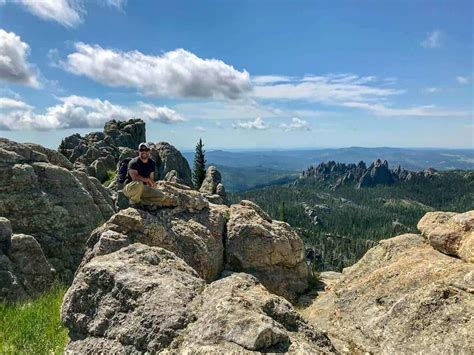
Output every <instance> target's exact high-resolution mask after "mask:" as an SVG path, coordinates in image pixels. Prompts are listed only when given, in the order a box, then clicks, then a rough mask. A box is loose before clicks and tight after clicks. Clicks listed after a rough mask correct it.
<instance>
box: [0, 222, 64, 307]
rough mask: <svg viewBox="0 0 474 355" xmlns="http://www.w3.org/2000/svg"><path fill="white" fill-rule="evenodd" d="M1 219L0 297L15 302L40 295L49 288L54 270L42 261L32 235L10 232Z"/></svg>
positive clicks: (39, 250) (42, 258)
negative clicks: (5, 241) (3, 241)
mask: <svg viewBox="0 0 474 355" xmlns="http://www.w3.org/2000/svg"><path fill="white" fill-rule="evenodd" d="M7 221H8V220H7V219H6V218H2V219H1V221H0V222H1V224H2V225H3V227H5V226H7V228H2V229H3V230H2V233H3V237H4V238H5V239H8V243H7V244H4V246H5V245H7V246H6V247H4V248H3V249H1V250H0V300H2V301H7V302H16V301H19V300H23V299H25V298H27V297H33V296H36V295H39V294H41V293H42V292H44V291H46V290H47V289H48V288H49V287H51V285H52V283H53V281H54V278H55V270H54V269H53V268H52V266H51V265H50V264H49V263H48V261H47V260H46V257H45V256H44V254H43V250H42V249H41V246H40V245H39V243H38V242H37V241H36V239H35V238H34V237H32V236H31V235H26V234H13V235H12V234H11V227H9V226H8V224H9V221H8V223H6V222H7Z"/></svg>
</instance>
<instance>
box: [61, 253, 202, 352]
mask: <svg viewBox="0 0 474 355" xmlns="http://www.w3.org/2000/svg"><path fill="white" fill-rule="evenodd" d="M204 287H205V283H204V281H203V280H202V279H200V278H199V277H198V274H197V273H196V272H195V271H194V270H193V269H192V268H191V267H190V266H188V265H187V264H186V263H185V262H184V261H183V260H182V259H180V258H178V257H177V256H176V255H175V254H173V253H171V252H169V251H167V250H165V249H162V248H157V247H149V246H146V245H143V244H133V245H130V246H128V247H125V248H122V249H120V250H119V251H117V252H114V253H111V254H106V255H101V256H96V257H95V258H94V259H92V260H91V261H90V262H89V263H87V264H86V265H84V266H83V267H82V268H81V269H80V270H79V272H78V274H77V275H76V277H75V279H74V282H73V284H72V286H71V288H70V289H69V290H68V292H67V293H66V295H65V297H64V302H63V305H62V309H61V319H62V321H63V323H64V324H65V325H66V326H67V327H68V329H69V337H70V343H69V345H68V346H67V348H66V352H68V351H70V352H73V353H80V354H97V353H116V354H124V353H145V352H148V353H157V352H159V351H162V350H163V349H165V348H167V347H168V346H169V345H170V343H171V342H172V341H173V340H174V339H175V338H176V337H177V336H178V335H179V334H180V332H181V331H182V330H183V329H184V328H185V327H186V326H187V325H188V324H189V323H191V322H192V321H193V320H194V314H193V312H192V311H191V310H190V307H189V304H190V302H191V301H192V300H193V299H194V298H195V297H196V296H197V295H198V293H199V292H201V291H202V289H204Z"/></svg>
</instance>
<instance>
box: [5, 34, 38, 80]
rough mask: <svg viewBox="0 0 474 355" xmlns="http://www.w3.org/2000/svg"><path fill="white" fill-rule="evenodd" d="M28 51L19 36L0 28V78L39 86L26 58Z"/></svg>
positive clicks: (26, 45)
mask: <svg viewBox="0 0 474 355" xmlns="http://www.w3.org/2000/svg"><path fill="white" fill-rule="evenodd" d="M29 51H30V47H29V46H28V44H26V43H25V42H23V41H22V40H21V38H20V37H19V36H17V35H16V34H15V33H13V32H6V31H5V30H3V29H0V80H5V81H8V82H11V83H16V84H25V85H28V86H32V87H39V86H40V84H39V82H38V78H37V74H36V73H35V71H34V70H33V68H32V66H31V64H29V63H28V62H27V60H26V58H27V57H28V54H29Z"/></svg>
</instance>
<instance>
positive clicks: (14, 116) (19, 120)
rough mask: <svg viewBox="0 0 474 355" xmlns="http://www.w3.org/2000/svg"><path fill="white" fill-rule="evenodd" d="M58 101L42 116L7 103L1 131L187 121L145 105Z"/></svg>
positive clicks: (78, 98)
mask: <svg viewBox="0 0 474 355" xmlns="http://www.w3.org/2000/svg"><path fill="white" fill-rule="evenodd" d="M3 99H5V98H3ZM58 100H59V101H61V104H58V105H55V106H51V107H49V108H47V109H46V110H45V113H43V114H37V113H35V112H34V110H33V107H32V106H29V105H26V104H25V106H23V107H18V106H19V105H17V107H12V106H13V104H12V102H9V101H5V102H6V103H7V104H8V105H10V110H8V111H7V112H6V113H4V114H1V115H0V127H1V128H2V129H4V130H21V129H34V130H50V129H66V128H89V127H90V128H98V127H102V126H103V125H104V123H105V122H106V121H108V120H111V119H118V120H124V119H128V118H131V117H140V118H143V119H144V120H145V121H158V122H163V123H176V122H180V121H184V118H183V117H181V116H180V115H179V114H178V113H176V112H175V111H174V110H172V109H169V108H167V107H157V106H154V105H151V104H147V103H143V102H139V103H138V104H137V105H135V106H132V107H125V106H120V105H115V104H112V103H110V102H109V101H107V100H104V101H103V100H100V99H93V98H88V97H82V96H68V97H60V98H58ZM0 102H2V101H0Z"/></svg>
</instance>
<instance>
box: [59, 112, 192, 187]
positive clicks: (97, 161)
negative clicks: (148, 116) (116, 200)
mask: <svg viewBox="0 0 474 355" xmlns="http://www.w3.org/2000/svg"><path fill="white" fill-rule="evenodd" d="M142 142H146V132H145V122H144V121H143V120H141V119H130V120H128V121H116V120H111V121H108V122H106V123H105V126H104V130H103V132H93V133H89V134H86V135H85V136H84V137H81V136H80V135H79V134H73V135H71V136H69V137H66V138H64V139H63V140H62V142H61V144H60V146H59V148H58V150H59V152H61V153H62V154H63V155H64V156H66V158H67V159H66V161H67V160H69V164H71V163H72V164H73V167H74V169H76V170H79V171H82V172H84V173H86V174H87V175H89V176H93V177H95V178H97V179H98V180H99V181H100V182H101V183H103V182H105V181H106V180H108V179H109V174H110V171H114V172H115V171H116V170H117V165H118V164H119V163H120V161H122V160H123V159H125V158H134V157H136V156H137V149H138V145H139V144H140V143H142ZM149 145H150V147H151V157H152V158H153V159H154V160H155V162H156V171H155V178H156V180H168V181H173V182H177V183H180V184H184V185H187V186H192V181H191V175H192V174H191V169H190V167H189V164H188V162H187V160H186V159H185V158H184V157H183V155H182V154H181V153H180V152H179V151H178V150H177V149H176V148H175V147H173V146H172V145H171V144H169V143H166V142H160V143H156V144H154V143H149ZM173 171H174V172H173ZM171 172H172V174H173V175H174V177H173V175H170V176H168V177H167V174H168V173H171ZM110 187H111V188H112V189H113V190H114V191H116V190H120V189H121V186H118V185H117V183H116V182H113V183H112V184H111V186H110Z"/></svg>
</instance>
